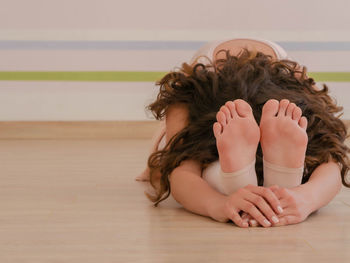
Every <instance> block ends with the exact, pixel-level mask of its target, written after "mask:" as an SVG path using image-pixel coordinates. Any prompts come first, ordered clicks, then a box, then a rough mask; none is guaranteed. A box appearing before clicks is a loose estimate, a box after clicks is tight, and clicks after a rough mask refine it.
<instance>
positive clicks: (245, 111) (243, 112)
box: [234, 99, 252, 117]
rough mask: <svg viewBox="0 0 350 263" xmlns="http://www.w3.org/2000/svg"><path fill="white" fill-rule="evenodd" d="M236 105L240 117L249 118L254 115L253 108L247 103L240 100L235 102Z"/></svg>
mask: <svg viewBox="0 0 350 263" xmlns="http://www.w3.org/2000/svg"><path fill="white" fill-rule="evenodd" d="M234 104H235V106H236V110H237V113H238V115H239V116H240V117H248V116H249V115H250V114H252V108H251V107H250V105H249V104H248V103H247V102H246V101H244V100H241V99H238V100H235V101H234Z"/></svg>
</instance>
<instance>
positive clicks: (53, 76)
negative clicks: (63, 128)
mask: <svg viewBox="0 0 350 263" xmlns="http://www.w3.org/2000/svg"><path fill="white" fill-rule="evenodd" d="M166 73H167V72H157V71H72V72H64V71H0V80H8V81H115V82H139V81H141V82H155V81H157V80H159V79H161V78H162V77H163V76H164V75H165V74H166ZM308 75H309V76H310V77H312V78H314V79H315V80H316V81H318V82H350V72H310V73H309V74H308Z"/></svg>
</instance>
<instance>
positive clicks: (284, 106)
mask: <svg viewBox="0 0 350 263" xmlns="http://www.w3.org/2000/svg"><path fill="white" fill-rule="evenodd" d="M288 104H289V100H287V99H283V100H281V101H280V106H279V109H278V115H277V116H286V110H287V107H288Z"/></svg>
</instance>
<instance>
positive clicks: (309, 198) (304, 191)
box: [294, 184, 317, 217]
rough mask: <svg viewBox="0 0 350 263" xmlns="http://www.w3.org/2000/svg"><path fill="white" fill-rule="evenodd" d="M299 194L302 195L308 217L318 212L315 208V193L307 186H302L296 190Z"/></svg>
mask: <svg viewBox="0 0 350 263" xmlns="http://www.w3.org/2000/svg"><path fill="white" fill-rule="evenodd" d="M294 189H295V191H296V192H297V193H299V194H300V197H301V198H302V200H303V204H304V205H303V207H304V209H303V210H304V211H305V213H306V217H307V216H309V215H310V214H311V213H312V212H314V211H316V210H317V207H315V198H314V195H313V193H312V192H311V191H310V190H309V189H308V187H307V185H305V184H301V185H299V186H297V187H295V188H294Z"/></svg>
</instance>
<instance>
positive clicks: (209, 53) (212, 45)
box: [190, 38, 292, 65]
mask: <svg viewBox="0 0 350 263" xmlns="http://www.w3.org/2000/svg"><path fill="white" fill-rule="evenodd" d="M239 39H242V40H244V39H247V40H254V41H259V42H262V43H264V44H267V45H268V46H270V47H271V48H272V49H273V51H274V52H275V54H276V57H277V59H279V60H282V59H291V58H290V57H289V56H288V54H287V52H286V51H285V50H284V49H283V48H282V47H281V46H280V45H278V44H277V43H275V42H272V41H269V40H265V39H260V38H239ZM230 40H233V39H227V40H220V41H211V42H208V43H207V44H205V45H204V46H202V47H201V48H200V49H198V51H197V52H196V53H195V54H194V55H193V57H192V59H191V60H190V64H192V63H193V62H194V61H195V60H196V59H198V57H200V56H205V57H208V58H209V59H210V60H214V51H215V49H216V48H217V47H218V46H219V45H221V44H223V43H225V42H227V41H230ZM291 60H292V59H291ZM197 61H198V62H199V63H203V64H205V65H206V64H208V62H209V61H208V60H206V59H205V58H203V57H201V58H199V59H198V60H197Z"/></svg>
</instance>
